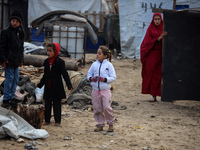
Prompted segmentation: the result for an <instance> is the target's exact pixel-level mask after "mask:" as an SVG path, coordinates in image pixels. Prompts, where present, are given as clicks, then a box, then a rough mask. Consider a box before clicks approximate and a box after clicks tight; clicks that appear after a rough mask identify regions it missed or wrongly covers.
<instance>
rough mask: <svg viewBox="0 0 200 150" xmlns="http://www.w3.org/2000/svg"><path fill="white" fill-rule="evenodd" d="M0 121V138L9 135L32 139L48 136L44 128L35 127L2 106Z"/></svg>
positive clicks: (0, 108) (16, 137)
mask: <svg viewBox="0 0 200 150" xmlns="http://www.w3.org/2000/svg"><path fill="white" fill-rule="evenodd" d="M0 123H1V126H0V138H4V137H7V136H10V137H12V138H15V139H18V138H20V137H25V138H27V139H32V140H33V139H45V138H48V137H50V135H49V134H48V132H47V131H46V130H44V129H35V128H34V127H33V126H31V125H30V124H29V123H28V122H27V121H25V120H24V119H23V118H21V117H20V116H19V115H17V114H16V113H14V112H13V111H10V110H8V109H5V108H3V107H0Z"/></svg>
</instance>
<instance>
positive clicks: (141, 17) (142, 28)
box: [119, 0, 200, 58]
mask: <svg viewBox="0 0 200 150" xmlns="http://www.w3.org/2000/svg"><path fill="white" fill-rule="evenodd" d="M176 4H177V5H189V8H194V7H199V6H200V1H199V0H177V3H176ZM152 7H156V8H162V9H172V8H173V0H132V1H130V0H119V13H120V14H119V15H120V16H119V17H120V39H121V52H122V55H123V56H124V57H126V58H140V45H141V43H142V40H143V38H144V36H145V33H146V30H147V28H148V26H149V23H150V22H151V20H152V16H153V12H152Z"/></svg>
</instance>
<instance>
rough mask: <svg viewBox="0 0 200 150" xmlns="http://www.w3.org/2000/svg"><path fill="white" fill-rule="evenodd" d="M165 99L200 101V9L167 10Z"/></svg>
mask: <svg viewBox="0 0 200 150" xmlns="http://www.w3.org/2000/svg"><path fill="white" fill-rule="evenodd" d="M164 18H165V20H164V30H165V31H167V32H168V34H167V36H166V37H165V39H164V48H163V70H162V77H163V85H162V96H161V100H162V101H172V100H197V101H200V94H199V87H200V78H199V77H200V70H199V68H200V59H199V57H200V50H199V47H200V42H199V41H200V30H199V24H200V13H191V12H187V11H178V12H172V11H165V12H164Z"/></svg>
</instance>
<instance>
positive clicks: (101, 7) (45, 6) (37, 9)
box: [28, 0, 109, 27]
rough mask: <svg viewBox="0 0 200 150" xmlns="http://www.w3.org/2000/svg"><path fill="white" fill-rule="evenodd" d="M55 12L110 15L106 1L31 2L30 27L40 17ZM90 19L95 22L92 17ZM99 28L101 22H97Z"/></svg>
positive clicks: (36, 0) (45, 0)
mask: <svg viewBox="0 0 200 150" xmlns="http://www.w3.org/2000/svg"><path fill="white" fill-rule="evenodd" d="M55 10H67V11H74V12H77V13H78V11H81V12H82V13H84V12H85V11H88V13H93V11H96V12H97V13H99V12H100V11H104V12H105V13H106V14H108V13H109V6H108V5H107V2H106V0H76V1H72V0H56V1H55V0H29V9H28V24H29V25H30V22H32V21H33V20H35V19H36V18H38V17H39V16H42V15H44V14H46V13H48V12H51V11H55ZM97 17H98V16H97ZM89 19H90V20H91V21H93V20H92V18H90V16H89ZM97 21H98V19H97ZM97 26H98V27H99V22H97Z"/></svg>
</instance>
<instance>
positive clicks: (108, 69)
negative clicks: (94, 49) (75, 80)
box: [87, 59, 116, 90]
mask: <svg viewBox="0 0 200 150" xmlns="http://www.w3.org/2000/svg"><path fill="white" fill-rule="evenodd" d="M95 76H101V77H104V78H107V82H98V81H97V82H91V83H90V84H91V85H92V88H93V89H95V90H106V89H110V88H111V83H112V82H114V81H115V80H116V73H115V69H114V67H113V65H112V64H111V63H110V62H109V61H108V60H107V59H104V60H103V62H102V63H101V62H100V61H98V60H97V61H95V62H94V63H93V64H92V65H91V67H90V69H89V71H88V73H87V79H88V80H89V79H90V77H95Z"/></svg>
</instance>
